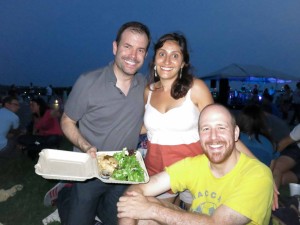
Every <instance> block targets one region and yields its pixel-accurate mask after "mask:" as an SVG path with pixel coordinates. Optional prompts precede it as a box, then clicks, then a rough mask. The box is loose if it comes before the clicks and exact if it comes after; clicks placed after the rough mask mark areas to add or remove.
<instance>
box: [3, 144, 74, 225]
mask: <svg viewBox="0 0 300 225" xmlns="http://www.w3.org/2000/svg"><path fill="white" fill-rule="evenodd" d="M60 149H66V150H70V149H71V145H70V143H68V142H67V141H66V140H65V141H63V143H62V145H61V147H60ZM36 162H37V160H36V161H32V160H31V159H30V158H28V156H27V155H26V154H22V155H20V156H19V157H17V158H12V159H2V158H0V171H1V174H0V189H8V188H10V187H12V186H14V185H16V184H22V185H23V189H22V190H21V191H18V192H17V193H16V195H15V196H13V197H11V198H9V199H8V200H7V201H5V202H0V223H2V224H4V225H38V224H43V223H42V220H43V219H44V218H45V217H46V216H48V215H49V214H50V213H52V212H53V211H54V210H55V209H56V208H55V207H52V206H49V207H46V206H44V204H43V200H44V196H45V194H46V192H47V191H48V190H49V189H50V188H52V187H53V186H54V185H55V184H56V183H57V182H58V181H57V180H47V179H44V178H43V177H41V176H39V175H37V174H36V173H35V169H34V165H35V164H36ZM55 224H59V223H51V225H55Z"/></svg>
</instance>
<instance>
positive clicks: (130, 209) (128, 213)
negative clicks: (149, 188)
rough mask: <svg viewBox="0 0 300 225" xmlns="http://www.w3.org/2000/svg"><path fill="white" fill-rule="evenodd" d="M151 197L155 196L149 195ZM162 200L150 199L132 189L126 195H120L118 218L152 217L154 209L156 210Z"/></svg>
mask: <svg viewBox="0 0 300 225" xmlns="http://www.w3.org/2000/svg"><path fill="white" fill-rule="evenodd" d="M149 198H150V199H152V198H154V197H149ZM159 203H160V201H157V200H149V199H148V197H145V196H143V195H142V194H140V193H138V192H135V191H130V192H127V193H126V196H123V197H120V199H119V202H118V203H117V207H118V215H117V216H118V218H131V219H149V218H151V214H152V210H155V208H156V206H158V205H159Z"/></svg>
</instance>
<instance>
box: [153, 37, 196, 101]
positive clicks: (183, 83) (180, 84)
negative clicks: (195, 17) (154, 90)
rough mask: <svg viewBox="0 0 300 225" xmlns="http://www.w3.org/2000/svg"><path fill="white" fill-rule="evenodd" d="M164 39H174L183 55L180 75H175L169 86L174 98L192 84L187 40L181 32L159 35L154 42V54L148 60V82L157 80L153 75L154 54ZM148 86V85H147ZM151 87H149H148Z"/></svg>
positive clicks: (178, 96)
mask: <svg viewBox="0 0 300 225" xmlns="http://www.w3.org/2000/svg"><path fill="white" fill-rule="evenodd" d="M166 41H175V42H177V43H178V45H179V47H180V50H181V53H182V55H183V61H184V63H185V65H184V67H183V68H182V72H181V73H182V76H181V77H179V76H178V77H177V79H176V80H175V82H174V83H173V84H172V88H171V96H172V97H173V98H174V99H179V98H182V97H184V96H185V95H186V94H187V92H188V90H189V89H190V88H191V86H192V84H193V76H192V74H191V66H190V55H189V52H188V46H187V40H186V38H185V37H184V35H183V34H179V33H169V34H165V35H163V36H162V37H160V38H159V39H158V41H157V43H156V44H154V55H153V58H152V62H150V65H149V67H150V83H153V82H157V81H159V77H155V75H154V73H155V71H154V65H155V56H156V53H157V50H159V49H160V48H161V47H162V46H163V45H164V44H165V42H166ZM149 88H150V86H149ZM150 89H151V88H150Z"/></svg>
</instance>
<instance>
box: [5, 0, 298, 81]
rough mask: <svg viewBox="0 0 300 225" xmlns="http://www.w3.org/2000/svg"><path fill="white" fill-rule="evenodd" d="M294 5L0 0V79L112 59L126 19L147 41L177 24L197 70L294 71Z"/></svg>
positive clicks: (289, 1)
mask: <svg viewBox="0 0 300 225" xmlns="http://www.w3.org/2000/svg"><path fill="white" fill-rule="evenodd" d="M299 12H300V1H299V0H285V1H282V0H251V1H249V0H185V1H182V0H155V1H153V0H152V1H151V0H126V1H124V0H111V1H104V0H88V1H84V0H2V1H0V84H7V85H10V84H13V83H14V84H16V85H28V84H29V83H30V82H33V84H34V85H39V86H46V85H48V84H52V85H54V86H71V85H73V83H74V82H75V80H76V79H77V77H78V76H79V75H80V74H81V73H83V72H86V71H89V70H93V69H95V68H98V67H101V66H103V65H106V64H107V63H108V62H109V61H111V60H112V59H113V54H112V41H113V40H114V38H115V35H116V31H117V29H118V28H119V26H120V25H121V24H123V23H124V22H127V21H131V20H138V21H141V22H144V23H145V24H147V25H148V26H149V28H150V30H151V32H152V37H153V41H156V40H157V39H158V37H159V36H161V35H162V34H164V33H167V32H172V31H182V32H183V33H184V34H185V35H186V37H187V38H188V40H189V44H190V51H191V63H192V65H193V66H194V67H195V72H196V74H197V75H198V76H200V77H201V76H203V75H205V74H208V73H210V72H213V71H215V70H218V69H220V68H222V67H225V66H227V65H229V64H231V63H240V64H258V65H261V66H265V67H267V68H270V69H274V70H279V71H282V72H284V73H286V74H291V75H294V76H299V77H300V13H299ZM151 47H152V46H151ZM151 57H152V51H150V52H149V56H148V59H150V58H151ZM142 71H143V72H144V73H147V69H146V68H144V69H143V70H142Z"/></svg>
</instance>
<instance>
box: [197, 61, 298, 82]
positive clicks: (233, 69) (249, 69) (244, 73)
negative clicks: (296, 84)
mask: <svg viewBox="0 0 300 225" xmlns="http://www.w3.org/2000/svg"><path fill="white" fill-rule="evenodd" d="M201 79H204V80H205V79H210V80H212V79H215V80H219V79H229V80H233V81H245V82H271V83H284V82H286V81H294V80H299V78H297V77H295V76H291V75H288V74H285V73H282V72H280V71H275V70H271V69H267V68H264V67H262V66H259V65H241V64H236V63H233V64H230V65H228V66H226V67H224V68H222V69H220V70H217V71H215V72H212V73H209V74H207V75H204V76H202V77H201Z"/></svg>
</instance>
